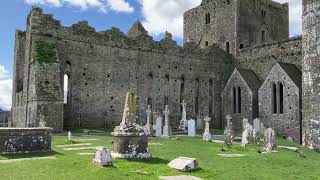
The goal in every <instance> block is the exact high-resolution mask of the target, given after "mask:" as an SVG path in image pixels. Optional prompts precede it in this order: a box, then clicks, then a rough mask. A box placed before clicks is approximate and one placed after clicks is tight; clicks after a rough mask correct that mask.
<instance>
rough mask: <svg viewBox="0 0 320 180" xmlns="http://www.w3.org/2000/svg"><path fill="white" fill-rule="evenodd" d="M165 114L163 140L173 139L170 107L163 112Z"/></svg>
mask: <svg viewBox="0 0 320 180" xmlns="http://www.w3.org/2000/svg"><path fill="white" fill-rule="evenodd" d="M163 114H164V122H165V123H164V126H163V134H162V137H163V138H171V137H172V130H171V126H170V111H169V106H168V105H166V107H165V110H164V112H163Z"/></svg>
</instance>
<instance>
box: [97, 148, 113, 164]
mask: <svg viewBox="0 0 320 180" xmlns="http://www.w3.org/2000/svg"><path fill="white" fill-rule="evenodd" d="M92 161H93V163H94V164H95V165H97V166H101V167H107V166H112V157H111V152H110V150H109V149H107V148H104V147H97V148H96V152H95V153H94V156H93V159H92Z"/></svg>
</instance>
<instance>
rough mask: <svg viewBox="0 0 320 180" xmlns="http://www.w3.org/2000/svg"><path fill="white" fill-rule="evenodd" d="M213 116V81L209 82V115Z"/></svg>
mask: <svg viewBox="0 0 320 180" xmlns="http://www.w3.org/2000/svg"><path fill="white" fill-rule="evenodd" d="M212 114H213V81H212V79H210V80H209V115H212Z"/></svg>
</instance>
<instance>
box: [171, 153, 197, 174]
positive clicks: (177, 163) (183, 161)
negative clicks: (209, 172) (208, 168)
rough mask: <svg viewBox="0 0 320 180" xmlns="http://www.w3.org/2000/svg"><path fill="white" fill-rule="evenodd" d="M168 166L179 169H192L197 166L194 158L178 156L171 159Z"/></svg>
mask: <svg viewBox="0 0 320 180" xmlns="http://www.w3.org/2000/svg"><path fill="white" fill-rule="evenodd" d="M168 166H169V167H170V168H173V169H177V170H179V171H185V172H186V171H192V170H196V169H198V168H199V165H198V162H197V160H196V159H195V158H188V157H178V158H176V159H174V160H173V161H171V162H170V163H169V164H168Z"/></svg>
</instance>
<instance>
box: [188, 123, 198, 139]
mask: <svg viewBox="0 0 320 180" xmlns="http://www.w3.org/2000/svg"><path fill="white" fill-rule="evenodd" d="M188 136H193V137H194V136H196V121H195V120H193V119H190V120H189V121H188Z"/></svg>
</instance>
